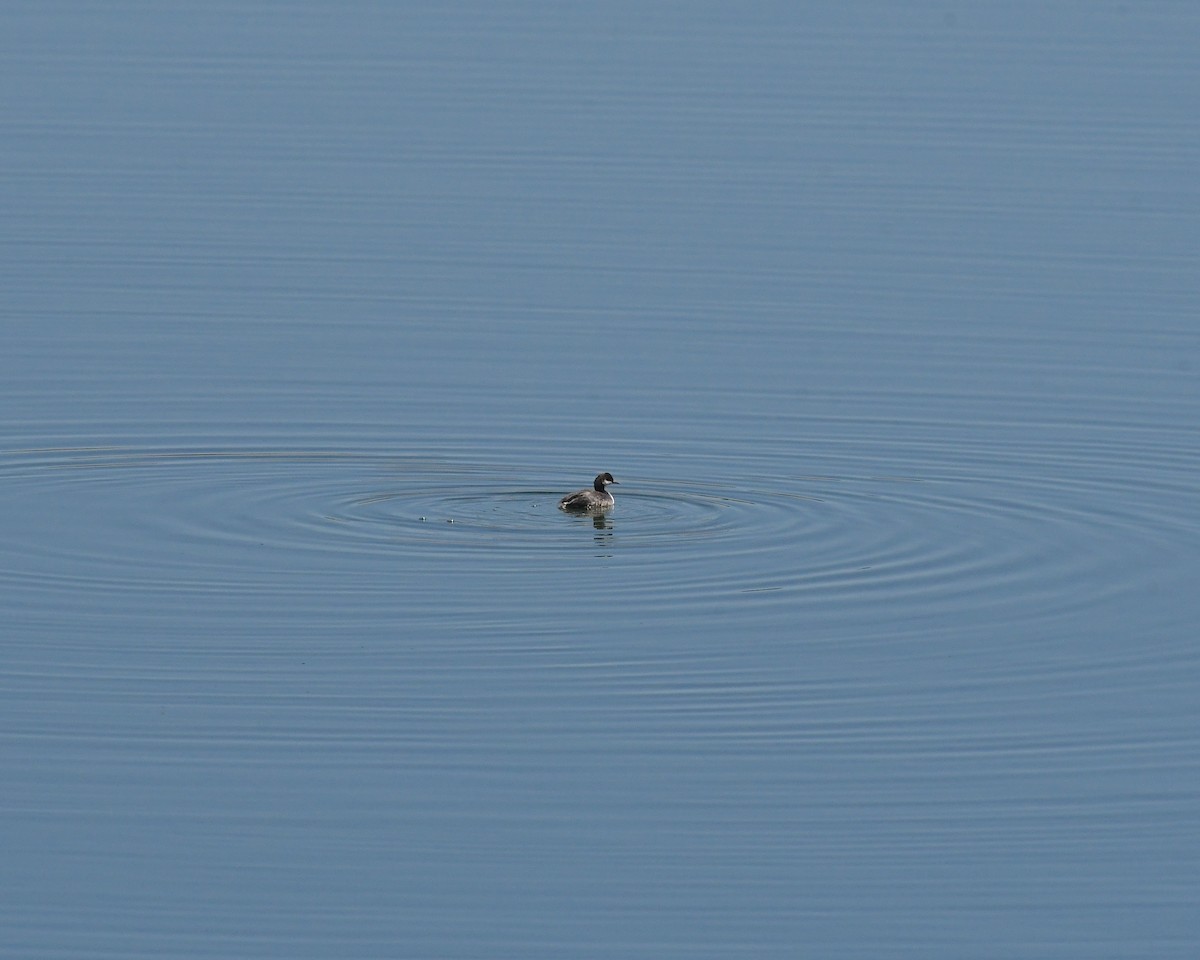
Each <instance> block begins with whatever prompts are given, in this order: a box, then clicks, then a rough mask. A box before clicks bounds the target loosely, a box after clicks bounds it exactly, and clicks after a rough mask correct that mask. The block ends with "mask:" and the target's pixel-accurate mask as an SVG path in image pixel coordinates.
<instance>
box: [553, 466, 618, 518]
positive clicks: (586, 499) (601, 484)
mask: <svg viewBox="0 0 1200 960" xmlns="http://www.w3.org/2000/svg"><path fill="white" fill-rule="evenodd" d="M616 482H617V481H616V480H614V479H613V475H612V474H611V473H600V474H597V475H596V479H595V481H594V482H593V483H592V489H591V490H576V491H575V492H574V493H568V494H567V495H566V496H565V497H563V498H562V499H561V500H559V501H558V509H559V510H570V511H571V512H572V513H597V512H598V511H600V510H610V509H612V505H613V504H614V503H616V500H614V499H613V495H612V494H611V493H609V492H608V491H607V490H605V489H604V488H605V487H607V486H608V485H609V484H610V483H616Z"/></svg>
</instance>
